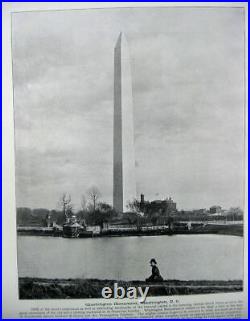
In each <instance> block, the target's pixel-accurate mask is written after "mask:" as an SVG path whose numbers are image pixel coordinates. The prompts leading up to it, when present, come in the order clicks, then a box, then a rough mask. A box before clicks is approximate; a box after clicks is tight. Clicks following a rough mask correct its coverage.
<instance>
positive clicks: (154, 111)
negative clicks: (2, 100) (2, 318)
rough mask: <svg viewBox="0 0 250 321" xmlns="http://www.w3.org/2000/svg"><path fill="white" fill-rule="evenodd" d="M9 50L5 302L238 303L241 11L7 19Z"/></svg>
mask: <svg viewBox="0 0 250 321" xmlns="http://www.w3.org/2000/svg"><path fill="white" fill-rule="evenodd" d="M11 50H12V77H13V108H14V139H15V196H16V204H15V205H16V233H17V269H18V295H19V299H20V300H39V299H41V300H42V299H46V300H48V299H92V298H93V299H96V298H98V299H99V298H100V299H104V298H105V299H109V298H111V299H112V298H118V299H122V298H128V299H129V298H139V299H141V300H143V301H145V300H146V298H147V297H159V296H170V297H174V296H176V295H178V296H187V295H200V294H218V293H234V292H242V291H243V288H244V287H243V281H244V273H243V272H244V255H243V253H244V238H243V237H244V233H243V231H244V221H245V220H244V215H246V213H244V212H245V209H246V204H245V202H246V200H245V118H246V112H245V96H246V94H245V90H246V79H245V68H246V67H245V66H246V61H245V59H246V58H245V8H243V7H240V6H239V7H235V6H234V7H229V6H227V7H220V6H214V7H213V6H210V7H205V6H204V7H198V6H197V7H196V6H189V7H181V6H179V7H177V6H170V7H157V6H154V7H152V6H151V7H150V8H149V7H139V6H138V7H129V3H128V7H124V8H100V9H78V10H41V11H39V10H37V11H22V12H14V13H12V15H11ZM107 301H108V300H107Z"/></svg>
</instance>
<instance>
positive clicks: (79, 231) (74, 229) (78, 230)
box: [63, 215, 92, 238]
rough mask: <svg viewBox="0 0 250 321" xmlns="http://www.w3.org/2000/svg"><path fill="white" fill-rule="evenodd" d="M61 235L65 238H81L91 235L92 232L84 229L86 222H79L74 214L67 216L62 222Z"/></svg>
mask: <svg viewBox="0 0 250 321" xmlns="http://www.w3.org/2000/svg"><path fill="white" fill-rule="evenodd" d="M63 237H67V238H81V237H92V232H91V231H87V230H86V224H85V223H84V222H83V223H82V224H79V223H78V222H77V218H76V216H75V215H72V216H71V217H69V218H67V220H66V222H65V224H63Z"/></svg>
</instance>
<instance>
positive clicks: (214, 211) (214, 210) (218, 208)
mask: <svg viewBox="0 0 250 321" xmlns="http://www.w3.org/2000/svg"><path fill="white" fill-rule="evenodd" d="M221 212H222V207H221V206H218V205H214V206H211V207H210V209H209V213H210V214H221Z"/></svg>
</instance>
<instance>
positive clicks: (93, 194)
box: [87, 186, 101, 212]
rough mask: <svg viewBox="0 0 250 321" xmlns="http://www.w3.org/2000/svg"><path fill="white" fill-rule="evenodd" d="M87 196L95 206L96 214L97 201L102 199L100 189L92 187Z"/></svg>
mask: <svg viewBox="0 0 250 321" xmlns="http://www.w3.org/2000/svg"><path fill="white" fill-rule="evenodd" d="M87 194H88V197H89V199H90V201H91V203H92V205H93V211H94V212H95V210H96V205H97V201H98V199H99V198H100V197H101V193H100V191H99V189H98V188H97V187H96V186H91V187H90V188H89V189H88V190H87Z"/></svg>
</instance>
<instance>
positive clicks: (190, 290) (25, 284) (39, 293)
mask: <svg viewBox="0 0 250 321" xmlns="http://www.w3.org/2000/svg"><path fill="white" fill-rule="evenodd" d="M115 282H118V284H119V286H123V287H124V288H125V289H127V288H128V287H131V286H133V287H138V286H140V287H142V288H143V289H144V288H145V287H146V286H149V288H150V289H149V292H148V296H160V295H187V294H205V293H225V292H238V291H242V289H243V283H242V281H240V280H232V281H178V280H167V281H163V282H161V283H154V284H152V283H147V282H144V281H130V282H126V281H115V280H98V279H41V278H19V298H20V299H79V298H101V297H102V295H101V292H102V289H103V287H106V286H108V287H110V288H113V287H114V283H115Z"/></svg>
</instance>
